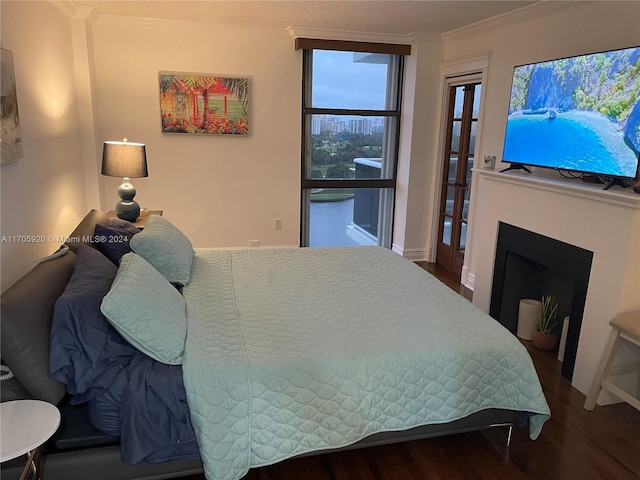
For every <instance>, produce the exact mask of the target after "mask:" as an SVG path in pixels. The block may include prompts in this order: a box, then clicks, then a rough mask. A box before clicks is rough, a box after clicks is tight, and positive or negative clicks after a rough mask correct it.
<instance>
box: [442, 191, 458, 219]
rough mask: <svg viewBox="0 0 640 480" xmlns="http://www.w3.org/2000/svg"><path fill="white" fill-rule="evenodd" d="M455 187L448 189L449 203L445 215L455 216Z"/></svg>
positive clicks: (446, 205)
mask: <svg viewBox="0 0 640 480" xmlns="http://www.w3.org/2000/svg"><path fill="white" fill-rule="evenodd" d="M455 194H456V189H455V187H447V203H446V204H445V208H444V213H446V214H447V215H453V201H454V199H455Z"/></svg>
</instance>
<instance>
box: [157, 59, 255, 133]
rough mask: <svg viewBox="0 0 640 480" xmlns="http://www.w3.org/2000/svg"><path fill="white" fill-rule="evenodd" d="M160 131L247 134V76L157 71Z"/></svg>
mask: <svg viewBox="0 0 640 480" xmlns="http://www.w3.org/2000/svg"><path fill="white" fill-rule="evenodd" d="M158 79H159V84H160V116H161V121H162V133H182V134H195V135H239V136H247V135H249V78H247V77H231V76H223V75H214V74H203V73H178V72H159V74H158Z"/></svg>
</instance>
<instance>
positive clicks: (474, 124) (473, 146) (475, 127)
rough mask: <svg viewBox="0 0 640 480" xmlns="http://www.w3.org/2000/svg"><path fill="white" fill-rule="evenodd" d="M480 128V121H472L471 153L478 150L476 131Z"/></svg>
mask: <svg viewBox="0 0 640 480" xmlns="http://www.w3.org/2000/svg"><path fill="white" fill-rule="evenodd" d="M477 130H478V121H477V120H474V121H472V122H471V136H470V137H469V153H473V152H475V150H476V132H477Z"/></svg>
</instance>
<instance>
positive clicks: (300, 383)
mask: <svg viewBox="0 0 640 480" xmlns="http://www.w3.org/2000/svg"><path fill="white" fill-rule="evenodd" d="M183 293H184V297H185V300H186V303H187V340H186V345H185V353H184V360H183V372H184V382H185V386H186V389H187V399H188V403H189V408H190V411H191V420H192V423H193V425H194V428H195V430H196V435H197V439H198V443H199V446H200V453H201V456H202V460H203V462H204V467H205V475H206V477H207V479H209V480H236V479H239V478H241V477H242V476H243V475H244V474H245V473H246V472H247V471H248V469H249V468H252V467H258V466H264V465H269V464H272V463H275V462H278V461H280V460H283V459H286V458H289V457H292V456H295V455H299V454H302V453H305V452H309V451H317V450H323V449H330V448H336V447H341V446H345V445H349V444H352V443H354V442H357V441H358V440H361V439H362V438H364V437H366V436H368V435H371V434H373V433H377V432H382V431H394V430H406V429H409V428H412V427H415V426H419V425H426V424H434V423H445V422H450V421H453V420H457V419H460V418H463V417H466V416H468V415H470V414H472V413H474V412H478V411H480V410H484V409H489V408H501V409H509V410H515V411H521V412H528V413H529V414H531V415H530V416H529V417H528V418H529V434H530V437H531V438H532V439H535V438H536V437H537V436H538V434H539V433H540V430H541V428H542V425H543V423H544V422H545V421H546V420H547V419H548V418H549V416H550V411H549V407H548V405H547V402H546V400H545V397H544V395H543V393H542V389H541V387H540V383H539V381H538V377H537V374H536V372H535V369H534V367H533V364H532V361H531V358H530V357H529V355H528V353H527V352H526V349H525V348H524V347H523V346H522V345H521V344H520V343H519V341H518V340H517V339H516V338H515V337H514V336H513V335H512V334H511V333H509V332H508V331H507V330H506V329H505V328H503V327H502V326H501V325H500V324H499V323H498V322H496V321H495V320H493V319H492V318H490V317H489V316H488V315H486V314H485V313H483V312H482V311H480V310H479V309H478V308H476V307H475V306H473V305H472V304H471V303H469V302H468V301H466V300H464V299H463V298H462V297H460V296H459V295H457V294H456V293H454V292H453V291H451V290H450V289H449V288H448V287H446V286H445V285H443V284H442V283H440V282H439V281H438V280H437V279H435V278H434V277H432V276H431V275H429V274H427V273H426V272H425V271H423V270H422V269H421V268H419V267H417V266H416V265H414V264H413V263H412V262H410V261H409V260H407V259H404V258H402V257H400V256H399V255H397V254H395V253H393V252H391V251H390V250H386V249H382V248H379V247H356V248H313V249H312V248H306V249H298V248H288V249H249V250H213V249H203V250H197V251H196V255H195V258H194V261H193V266H192V277H191V281H190V283H189V285H188V286H187V287H185V288H184V290H183Z"/></svg>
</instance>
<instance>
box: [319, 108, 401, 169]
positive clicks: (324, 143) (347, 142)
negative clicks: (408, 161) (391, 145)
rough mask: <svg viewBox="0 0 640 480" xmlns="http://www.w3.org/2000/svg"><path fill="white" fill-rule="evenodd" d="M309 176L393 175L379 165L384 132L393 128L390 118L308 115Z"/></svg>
mask: <svg viewBox="0 0 640 480" xmlns="http://www.w3.org/2000/svg"><path fill="white" fill-rule="evenodd" d="M309 118H310V120H311V168H310V169H308V172H309V174H310V177H308V178H312V179H323V178H329V179H341V180H345V179H354V178H356V179H380V178H393V177H392V176H393V171H392V170H393V169H391V168H386V166H385V165H383V158H384V155H383V149H384V145H383V144H384V137H385V132H386V131H391V132H393V131H395V125H396V123H397V122H396V121H395V118H392V117H369V116H367V117H363V116H355V115H310V116H309Z"/></svg>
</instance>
